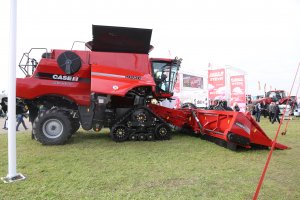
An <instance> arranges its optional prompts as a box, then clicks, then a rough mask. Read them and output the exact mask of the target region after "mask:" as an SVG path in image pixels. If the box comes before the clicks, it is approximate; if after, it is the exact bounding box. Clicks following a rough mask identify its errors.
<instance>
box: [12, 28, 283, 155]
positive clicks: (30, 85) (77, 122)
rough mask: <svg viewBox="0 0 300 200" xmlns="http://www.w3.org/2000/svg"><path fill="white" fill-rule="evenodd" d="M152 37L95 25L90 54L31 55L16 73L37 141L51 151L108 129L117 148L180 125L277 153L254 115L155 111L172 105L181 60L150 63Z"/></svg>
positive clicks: (147, 33)
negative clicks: (79, 134)
mask: <svg viewBox="0 0 300 200" xmlns="http://www.w3.org/2000/svg"><path fill="white" fill-rule="evenodd" d="M151 34H152V30H149V29H137V28H125V27H111V26H97V25H93V40H92V41H91V42H87V43H86V44H85V45H86V47H87V48H88V49H87V50H84V51H78V50H57V49H55V50H52V51H51V52H50V53H48V52H47V51H46V52H45V53H43V54H42V58H41V60H40V61H39V62H37V61H36V60H35V59H34V58H32V57H31V56H30V53H31V52H32V50H30V51H29V53H25V54H24V55H23V57H22V59H21V62H20V65H19V67H20V68H21V69H22V71H23V72H24V73H25V74H26V77H25V78H18V79H17V97H18V98H21V99H23V100H24V102H25V103H26V105H27V107H28V109H29V117H30V120H31V122H32V123H33V132H32V133H33V137H34V138H35V139H36V140H38V141H39V142H41V143H42V144H46V145H59V144H64V143H65V142H66V141H67V140H68V139H69V138H70V137H71V136H72V134H74V133H75V132H76V131H77V130H78V129H79V128H80V126H81V127H82V128H83V129H84V130H91V129H93V130H94V131H100V130H101V128H103V127H108V128H110V135H111V137H112V139H113V140H115V141H117V142H121V141H125V140H155V139H158V140H165V139H170V137H171V125H175V126H178V127H184V128H187V129H189V130H191V131H193V132H194V133H199V134H200V135H203V136H205V137H206V136H207V137H210V138H215V139H218V140H220V141H222V142H223V143H226V144H228V145H227V146H228V147H229V148H231V149H233V148H232V147H236V146H243V147H246V148H250V147H251V146H253V145H261V146H264V147H270V146H271V145H272V141H271V140H270V139H269V138H268V137H267V136H266V134H265V133H264V132H263V130H262V129H261V128H260V127H259V125H258V124H256V122H255V121H253V120H252V118H251V117H250V116H249V115H244V114H243V113H237V112H231V111H215V110H201V109H193V108H184V109H169V108H165V107H162V106H159V105H155V104H152V103H151V102H153V101H156V102H160V101H162V100H164V99H166V98H171V97H172V95H173V89H174V85H175V83H176V77H177V73H178V70H179V68H180V64H181V59H178V58H175V59H164V58H149V56H148V53H149V51H150V50H151V49H152V46H151V45H150V40H151ZM22 63H25V64H22ZM276 147H277V148H279V149H285V148H287V147H286V146H284V145H280V144H276Z"/></svg>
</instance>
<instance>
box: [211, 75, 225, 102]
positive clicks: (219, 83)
mask: <svg viewBox="0 0 300 200" xmlns="http://www.w3.org/2000/svg"><path fill="white" fill-rule="evenodd" d="M208 99H210V100H225V69H215V70H208Z"/></svg>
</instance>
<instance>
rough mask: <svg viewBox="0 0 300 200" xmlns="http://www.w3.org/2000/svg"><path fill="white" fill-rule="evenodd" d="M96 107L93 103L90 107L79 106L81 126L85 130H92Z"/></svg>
mask: <svg viewBox="0 0 300 200" xmlns="http://www.w3.org/2000/svg"><path fill="white" fill-rule="evenodd" d="M94 108H95V105H94V104H91V105H90V107H87V106H78V111H79V117H80V123H81V127H82V128H83V129H84V130H91V129H92V124H93V117H94Z"/></svg>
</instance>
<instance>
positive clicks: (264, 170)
mask: <svg viewBox="0 0 300 200" xmlns="http://www.w3.org/2000/svg"><path fill="white" fill-rule="evenodd" d="M299 67H300V63H299V65H298V67H297V71H296V74H295V78H294V81H293V84H292V87H291V90H290V93H289V95H290V94H291V93H292V90H293V87H294V84H295V80H296V77H297V74H298V70H299ZM287 104H288V101H287V102H286V105H285V109H284V111H283V115H282V117H281V120H280V123H279V126H278V129H277V131H276V134H275V138H274V140H273V144H272V147H271V150H270V152H269V155H268V158H267V161H266V164H265V166H264V169H263V172H262V174H261V176H260V179H259V182H258V184H257V187H256V191H255V194H254V196H253V200H257V197H258V194H259V191H260V188H261V186H262V184H263V181H264V178H265V175H266V172H267V169H268V167H269V163H270V160H271V157H272V154H273V151H274V149H275V144H276V141H277V137H278V133H279V131H280V128H281V125H282V122H283V119H284V115H285V112H286V107H287Z"/></svg>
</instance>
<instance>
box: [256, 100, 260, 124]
mask: <svg viewBox="0 0 300 200" xmlns="http://www.w3.org/2000/svg"><path fill="white" fill-rule="evenodd" d="M260 114H261V106H260V103H257V104H256V105H255V121H257V122H260Z"/></svg>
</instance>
